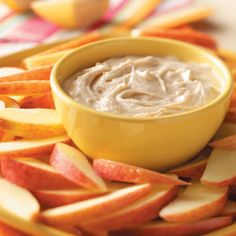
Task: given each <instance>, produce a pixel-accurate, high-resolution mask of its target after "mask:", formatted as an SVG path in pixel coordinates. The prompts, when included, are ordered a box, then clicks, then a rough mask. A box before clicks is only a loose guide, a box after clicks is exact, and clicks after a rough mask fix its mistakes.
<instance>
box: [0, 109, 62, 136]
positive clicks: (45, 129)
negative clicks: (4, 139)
mask: <svg viewBox="0 0 236 236" xmlns="http://www.w3.org/2000/svg"><path fill="white" fill-rule="evenodd" d="M0 128H1V129H2V130H3V131H6V132H9V133H12V134H14V135H15V136H20V137H24V138H33V139H35V138H45V137H52V136H57V135H62V134H65V130H64V128H63V126H62V124H61V119H60V117H59V116H58V114H57V112H56V110H52V109H40V108H36V109H11V108H6V109H4V110H0Z"/></svg>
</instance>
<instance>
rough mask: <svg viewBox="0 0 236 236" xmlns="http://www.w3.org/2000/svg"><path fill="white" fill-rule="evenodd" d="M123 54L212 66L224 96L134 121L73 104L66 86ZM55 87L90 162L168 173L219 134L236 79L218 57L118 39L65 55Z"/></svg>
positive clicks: (158, 42)
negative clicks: (75, 75) (73, 77)
mask: <svg viewBox="0 0 236 236" xmlns="http://www.w3.org/2000/svg"><path fill="white" fill-rule="evenodd" d="M122 55H158V56H166V55H175V56H177V57H178V58H180V59H182V60H186V61H195V62H201V63H207V64H209V65H210V66H211V67H212V68H213V69H214V70H215V72H216V73H217V74H218V75H219V77H220V78H221V80H222V83H223V84H224V89H223V92H222V93H221V94H220V95H219V96H218V97H217V98H216V99H215V100H214V101H213V102H211V103H209V104H207V105H205V106H203V107H201V108H199V109H195V110H192V111H189V112H185V113H181V114H176V115H171V116H162V117H158V118H134V117H127V116H120V115H116V114H112V113H105V112H99V111H96V110H94V109H92V108H89V107H86V106H84V105H81V104H79V103H77V102H75V101H73V99H72V98H71V97H70V96H68V95H67V94H66V93H65V92H64V91H63V90H62V88H61V84H62V82H63V81H64V80H65V79H67V78H68V77H69V76H71V75H72V74H73V73H75V72H76V71H78V70H80V69H82V68H85V67H88V66H92V65H94V64H95V63H96V62H99V61H103V60H105V59H107V58H111V57H117V56H122ZM51 86H52V91H53V97H54V100H55V105H56V109H57V111H58V113H59V115H60V117H61V119H62V122H63V125H64V126H65V129H66V131H67V133H68V135H69V137H70V138H71V139H72V140H73V141H74V142H75V144H76V145H77V146H78V147H79V148H80V149H81V150H82V151H83V152H84V153H85V154H87V155H88V156H89V157H91V158H93V159H97V158H105V159H110V160H115V161H120V162H125V163H129V164H133V165H136V166H142V167H146V168H150V169H158V170H164V169H167V168H171V167H174V166H176V165H178V164H181V163H183V162H185V161H187V160H189V159H191V158H192V157H193V156H194V155H196V154H197V153H198V152H199V151H200V150H201V149H202V148H203V147H204V146H205V145H206V144H207V143H208V141H209V140H210V139H211V138H212V136H213V135H214V134H215V132H216V130H217V129H218V127H219V126H220V124H221V122H222V121H223V118H224V116H225V113H226V111H227V108H228V104H229V98H230V94H231V90H232V78H231V75H230V73H229V71H228V69H227V68H226V66H225V65H224V64H223V63H222V62H221V61H220V60H219V59H218V58H216V57H215V56H214V55H213V54H211V53H209V52H207V51H206V50H204V49H201V48H199V47H195V46H192V45H190V44H187V43H182V42H179V41H175V40H167V39H159V38H155V39H151V38H135V39H134V38H119V39H111V40H104V41H99V42H96V43H92V44H89V45H87V46H84V47H81V48H79V49H78V50H76V51H74V52H73V53H71V54H70V55H68V56H65V57H64V58H63V59H62V60H60V61H59V62H58V63H57V64H56V66H55V67H54V69H53V72H52V75H51Z"/></svg>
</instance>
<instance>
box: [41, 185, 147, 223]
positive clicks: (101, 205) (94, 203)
mask: <svg viewBox="0 0 236 236" xmlns="http://www.w3.org/2000/svg"><path fill="white" fill-rule="evenodd" d="M150 191H151V186H150V184H142V185H135V186H132V187H127V188H124V189H121V190H117V191H114V192H112V193H109V194H107V195H104V196H101V197H98V198H93V199H89V200H85V201H82V202H77V203H73V204H70V205H67V206H62V207H57V208H53V209H49V210H46V211H44V212H42V213H41V219H42V220H43V221H44V222H46V223H47V224H49V225H56V226H58V227H59V226H62V225H79V224H80V223H81V221H85V220H88V219H90V218H91V217H100V216H102V215H105V214H108V213H110V212H113V211H115V210H118V209H120V208H121V207H125V206H128V205H130V204H132V203H133V202H135V201H137V200H139V199H140V198H142V197H144V196H145V195H147V194H148V193H150Z"/></svg>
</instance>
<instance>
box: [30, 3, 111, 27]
mask: <svg viewBox="0 0 236 236" xmlns="http://www.w3.org/2000/svg"><path fill="white" fill-rule="evenodd" d="M108 5H109V1H108V0H99V1H97V0H96V1H94V0H93V1H83V0H64V1H58V0H48V1H44V0H38V1H35V2H32V4H31V8H32V10H33V11H34V12H35V13H36V14H38V15H39V16H41V17H42V18H44V19H46V20H48V21H49V22H52V23H55V24H57V25H59V26H62V27H66V28H78V27H86V26H89V25H90V24H92V23H94V22H96V21H97V20H98V19H100V18H101V17H102V16H103V15H104V14H105V12H106V10H107V9H108Z"/></svg>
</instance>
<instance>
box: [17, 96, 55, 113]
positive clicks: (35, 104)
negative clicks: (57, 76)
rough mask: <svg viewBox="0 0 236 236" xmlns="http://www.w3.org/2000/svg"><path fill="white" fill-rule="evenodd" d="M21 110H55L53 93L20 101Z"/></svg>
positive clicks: (28, 97)
mask: <svg viewBox="0 0 236 236" xmlns="http://www.w3.org/2000/svg"><path fill="white" fill-rule="evenodd" d="M20 106H21V108H28V109H29V108H48V109H55V105H54V101H53V97H52V93H46V94H43V95H38V96H27V97H25V98H23V99H22V100H21V101H20Z"/></svg>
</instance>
